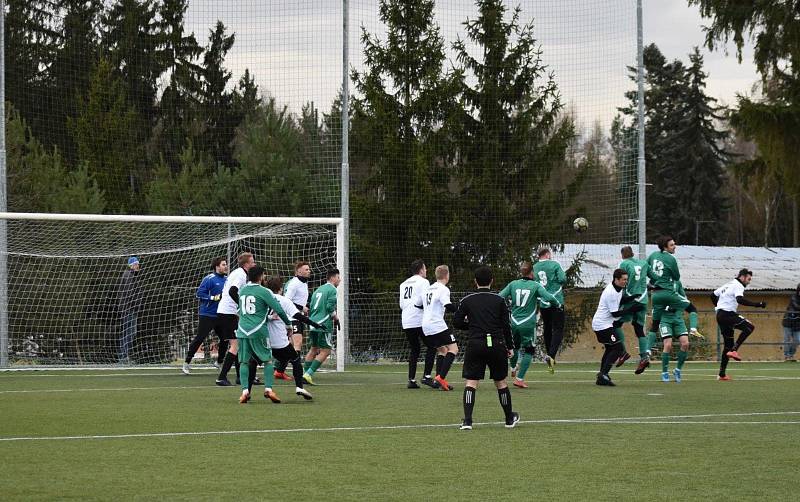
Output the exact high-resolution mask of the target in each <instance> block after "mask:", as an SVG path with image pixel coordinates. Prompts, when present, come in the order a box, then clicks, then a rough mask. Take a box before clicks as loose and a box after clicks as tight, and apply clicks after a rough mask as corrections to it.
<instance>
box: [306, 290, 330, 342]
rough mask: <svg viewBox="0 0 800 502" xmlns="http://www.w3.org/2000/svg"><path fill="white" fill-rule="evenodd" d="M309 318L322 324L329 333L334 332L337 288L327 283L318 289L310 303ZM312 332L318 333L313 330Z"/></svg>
mask: <svg viewBox="0 0 800 502" xmlns="http://www.w3.org/2000/svg"><path fill="white" fill-rule="evenodd" d="M309 303H310V308H309V316H308V317H310V318H311V320H312V321H314V322H316V323H319V324H322V325H323V326H325V329H326V330H327V331H328V332H333V314H334V313H336V286H334V285H333V284H331V283H330V282H326V283H325V284H323V285H322V286H320V287H318V288H317V290H316V291H314V294H313V295H311V300H310V301H309ZM311 331H318V330H316V329H315V328H311Z"/></svg>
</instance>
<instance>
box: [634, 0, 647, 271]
mask: <svg viewBox="0 0 800 502" xmlns="http://www.w3.org/2000/svg"><path fill="white" fill-rule="evenodd" d="M636 25H637V29H636V32H637V37H636V51H637V53H638V64H637V66H638V70H637V75H636V81H637V84H638V92H637V101H638V104H639V110H638V113H637V116H638V136H639V148H638V155H637V157H638V161H639V162H638V166H637V176H636V177H637V178H638V179H637V183H636V184H637V187H638V190H637V192H638V200H639V204H638V206H639V259H642V260H644V259H647V192H646V191H647V171H646V169H645V167H646V166H645V160H644V152H645V150H644V27H643V22H642V0H636Z"/></svg>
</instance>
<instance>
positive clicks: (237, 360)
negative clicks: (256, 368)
mask: <svg viewBox="0 0 800 502" xmlns="http://www.w3.org/2000/svg"><path fill="white" fill-rule="evenodd" d="M239 366H241V365H240V364H239V358H238V357H237V358H236V359H234V360H233V367H234V368H236V379H237V380H239V379H240V378H239V377H240V370H239Z"/></svg>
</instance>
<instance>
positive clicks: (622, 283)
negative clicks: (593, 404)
mask: <svg viewBox="0 0 800 502" xmlns="http://www.w3.org/2000/svg"><path fill="white" fill-rule="evenodd" d="M627 285H628V274H627V273H626V272H625V271H624V270H622V269H621V268H618V269H616V270H614V276H613V280H612V281H611V284H609V285H608V286H606V288H605V289H604V290H603V293H602V294H601V295H600V302H599V304H598V305H597V311H596V312H595V313H594V317H592V330H594V333H595V336H597V341H598V342H600V343H602V344H603V345H604V346H605V350H604V351H603V357H602V358H601V359H600V372H599V373H598V374H597V381H596V382H595V383H596V384H597V385H608V386H612V387H613V386H614V385H616V384H614V382H612V381H611V377H609V375H608V373H609V372H610V371H611V367H612V366H613V365H614V362H615V361H616V360H617V358H619V357H620V356H621V355H622V354H623V353H624V352H625V347H624V346H623V344H622V340H620V339H619V338H618V337H617V335H616V333H615V328H616V327H617V326H621V325H622V323H621V321H620V318H621V317H622V316H624V315H626V314H633V313H636V312H638V311H640V310H644V309H645V308H646V307H645V306H644V305H642V304H641V303H639V302H635V301H634V300H635V298H634V297H632V296H625V294H624V293H625V287H626V286H627ZM625 304H627V305H628V306H627V307H623V305H625ZM618 323H619V324H618Z"/></svg>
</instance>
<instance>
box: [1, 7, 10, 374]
mask: <svg viewBox="0 0 800 502" xmlns="http://www.w3.org/2000/svg"><path fill="white" fill-rule="evenodd" d="M5 18H6V2H5V0H0V212H6V210H7V209H8V207H7V206H8V204H7V197H6V80H5V76H6V54H5V46H6V41H5V32H6V26H5ZM7 225H8V222H6V221H5V220H2V221H0V368H6V367H8V261H7V260H8V254H7V252H8V233H7V232H8V228H7Z"/></svg>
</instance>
